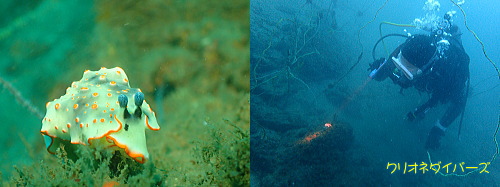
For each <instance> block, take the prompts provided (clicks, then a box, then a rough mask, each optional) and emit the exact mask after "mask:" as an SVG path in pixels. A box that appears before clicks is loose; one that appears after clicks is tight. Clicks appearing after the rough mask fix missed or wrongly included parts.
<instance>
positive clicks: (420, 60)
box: [369, 14, 470, 149]
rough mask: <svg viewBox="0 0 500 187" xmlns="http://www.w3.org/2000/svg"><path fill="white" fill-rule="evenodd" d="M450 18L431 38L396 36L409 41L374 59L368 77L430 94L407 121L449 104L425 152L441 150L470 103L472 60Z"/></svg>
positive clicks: (411, 113)
mask: <svg viewBox="0 0 500 187" xmlns="http://www.w3.org/2000/svg"><path fill="white" fill-rule="evenodd" d="M450 19H451V15H449V14H445V16H444V19H443V21H442V23H441V24H439V26H437V27H436V28H435V29H433V30H432V31H431V34H430V35H425V34H418V35H413V36H405V35H397V34H396V36H402V37H406V38H407V40H406V41H405V42H404V43H403V44H401V45H399V46H398V47H397V48H396V49H395V50H394V52H392V54H391V55H390V56H389V57H388V59H385V58H380V59H378V60H375V61H374V62H373V63H371V64H370V68H369V70H371V73H370V76H369V77H370V78H372V79H374V80H377V81H383V80H385V79H386V78H387V77H389V78H390V79H391V80H392V81H393V82H394V83H395V84H398V85H400V86H401V91H402V90H403V89H406V88H409V87H415V88H416V89H417V90H419V91H421V92H427V93H429V94H430V95H431V97H430V99H429V100H428V101H427V102H425V103H424V104H422V105H420V106H418V107H416V108H415V109H414V110H413V111H410V112H409V113H408V114H407V116H406V119H407V120H408V121H414V120H415V119H422V118H424V117H425V114H426V113H427V112H428V111H429V109H431V108H432V107H435V106H436V105H437V104H438V103H442V104H447V103H449V106H448V108H447V110H446V112H445V114H444V115H443V116H442V117H441V118H440V119H439V120H437V121H436V123H435V125H434V126H433V127H432V129H431V130H430V132H429V134H428V137H427V141H426V143H425V148H426V149H437V148H439V146H440V139H441V138H442V136H444V134H445V131H446V129H447V128H448V127H449V126H450V124H451V123H452V122H453V121H454V120H455V119H456V118H457V117H458V116H459V115H460V114H461V113H462V112H463V111H464V108H465V104H466V102H467V95H468V88H469V86H468V85H469V61H470V59H469V56H468V55H467V53H466V52H465V49H464V48H463V46H462V42H461V38H460V36H461V32H460V30H459V28H458V27H457V26H456V25H452V24H451V20H450ZM394 35H395V34H393V36H394ZM385 37H387V36H385ZM385 37H382V38H381V39H380V40H379V41H378V42H380V41H381V40H383V39H384V38H385ZM378 42H377V44H378ZM377 44H375V47H376V45H377ZM375 47H374V51H375ZM374 51H373V54H374ZM374 59H375V58H374Z"/></svg>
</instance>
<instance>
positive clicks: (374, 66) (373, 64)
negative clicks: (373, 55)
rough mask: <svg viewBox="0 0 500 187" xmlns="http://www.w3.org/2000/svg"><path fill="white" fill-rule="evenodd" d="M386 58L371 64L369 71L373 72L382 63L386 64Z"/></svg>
mask: <svg viewBox="0 0 500 187" xmlns="http://www.w3.org/2000/svg"><path fill="white" fill-rule="evenodd" d="M384 61H385V58H380V59H378V60H375V61H373V62H372V63H370V67H369V68H368V71H372V70H374V69H378V68H379V67H380V65H381V64H382V63H384Z"/></svg>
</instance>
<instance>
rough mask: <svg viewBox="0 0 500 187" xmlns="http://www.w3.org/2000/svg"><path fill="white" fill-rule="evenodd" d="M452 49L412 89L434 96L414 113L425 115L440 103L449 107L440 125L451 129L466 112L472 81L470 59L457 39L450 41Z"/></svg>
mask: <svg viewBox="0 0 500 187" xmlns="http://www.w3.org/2000/svg"><path fill="white" fill-rule="evenodd" d="M448 41H449V42H450V48H449V49H448V50H446V51H445V52H444V55H443V56H444V57H443V58H440V59H438V60H437V61H436V62H435V63H434V65H433V66H432V71H430V72H429V73H428V74H427V75H426V76H423V77H420V78H419V79H417V80H415V82H414V83H413V86H414V87H415V88H417V89H418V90H420V91H425V92H429V93H431V95H432V96H431V98H430V99H429V100H428V101H427V102H426V103H425V104H423V105H421V106H419V107H418V108H417V109H416V110H415V113H416V114H417V115H418V114H419V113H425V111H427V110H428V109H429V108H431V107H434V106H435V105H436V104H438V102H441V103H448V102H451V104H450V106H449V107H448V109H447V110H446V113H445V115H444V116H443V117H442V118H441V120H440V123H441V125H442V126H443V127H448V126H449V125H450V124H451V123H452V122H453V121H454V120H455V118H456V117H457V116H458V115H459V114H460V113H461V112H462V111H463V109H464V107H465V102H466V99H467V98H466V94H465V93H466V91H467V90H466V82H467V81H468V79H469V61H470V59H469V56H468V55H467V53H465V50H464V49H463V47H462V44H461V42H460V41H459V40H458V39H453V38H452V39H449V40H448Z"/></svg>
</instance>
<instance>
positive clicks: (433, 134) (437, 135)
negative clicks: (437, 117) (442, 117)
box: [425, 121, 444, 150]
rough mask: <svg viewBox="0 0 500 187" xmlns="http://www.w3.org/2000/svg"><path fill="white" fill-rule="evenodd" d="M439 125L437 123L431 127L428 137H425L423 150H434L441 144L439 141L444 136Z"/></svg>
mask: <svg viewBox="0 0 500 187" xmlns="http://www.w3.org/2000/svg"><path fill="white" fill-rule="evenodd" d="M441 127H442V126H441V124H440V123H439V121H438V122H437V124H436V125H435V126H434V127H432V129H431V131H430V132H429V136H428V137H427V142H426V143H425V149H432V150H436V149H437V148H439V146H441V143H439V141H440V140H441V137H443V136H444V130H443V129H442V128H444V127H442V128H441Z"/></svg>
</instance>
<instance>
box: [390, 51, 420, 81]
mask: <svg viewBox="0 0 500 187" xmlns="http://www.w3.org/2000/svg"><path fill="white" fill-rule="evenodd" d="M392 62H393V63H394V65H396V67H397V68H398V69H399V70H400V71H402V72H403V74H404V75H405V77H406V78H408V80H413V79H414V78H415V77H416V76H418V75H420V74H422V70H421V69H420V68H418V67H417V66H415V65H413V64H412V63H410V62H408V60H406V58H405V57H404V56H403V55H402V54H401V51H399V54H398V57H397V58H394V57H392Z"/></svg>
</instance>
